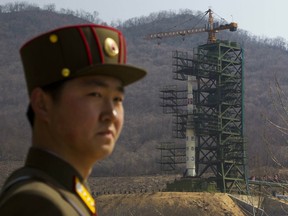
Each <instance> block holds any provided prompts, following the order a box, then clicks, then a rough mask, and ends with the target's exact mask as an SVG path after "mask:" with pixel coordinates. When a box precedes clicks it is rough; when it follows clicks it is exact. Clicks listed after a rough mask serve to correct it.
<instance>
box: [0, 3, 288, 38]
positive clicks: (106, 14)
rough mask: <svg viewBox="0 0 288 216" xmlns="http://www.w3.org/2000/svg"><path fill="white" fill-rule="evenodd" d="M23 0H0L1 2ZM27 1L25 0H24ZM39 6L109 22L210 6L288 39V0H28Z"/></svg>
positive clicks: (243, 24)
mask: <svg viewBox="0 0 288 216" xmlns="http://www.w3.org/2000/svg"><path fill="white" fill-rule="evenodd" d="M16 1H18V2H19V0H0V4H5V3H8V2H16ZM20 1H25V0H20ZM26 2H30V3H36V4H38V5H39V6H43V5H46V4H50V3H53V4H55V5H56V8H57V9H60V8H67V9H72V10H85V11H88V12H93V11H98V12H99V18H101V19H102V20H103V21H106V22H107V23H110V22H111V21H113V20H114V21H116V20H118V19H120V20H122V21H125V20H127V19H129V18H132V17H140V16H147V15H149V14H150V13H151V12H159V11H162V10H173V11H176V12H178V10H179V9H190V10H193V11H203V12H204V11H206V10H207V9H208V8H209V7H211V9H212V10H213V11H214V12H215V13H216V14H217V15H219V16H221V17H222V18H224V19H225V20H227V21H228V22H231V21H235V22H237V23H238V26H239V28H241V29H244V30H247V31H248V32H250V33H252V34H255V35H258V36H267V37H272V38H274V37H278V36H280V37H283V38H285V39H286V40H288V26H287V15H286V13H287V12H286V10H287V8H288V1H287V0H274V1H271V0H121V1H120V0H118V1H117V0H114V1H113V0H110V1H109V0H102V1H100V0H80V1H79V0H26Z"/></svg>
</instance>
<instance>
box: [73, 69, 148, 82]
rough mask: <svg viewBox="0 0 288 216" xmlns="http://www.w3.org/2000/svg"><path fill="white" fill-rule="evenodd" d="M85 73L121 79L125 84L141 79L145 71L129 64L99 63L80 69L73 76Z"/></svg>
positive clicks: (84, 74)
mask: <svg viewBox="0 0 288 216" xmlns="http://www.w3.org/2000/svg"><path fill="white" fill-rule="evenodd" d="M86 75H105V76H112V77H115V78H118V79H119V80H121V81H122V82H123V85H124V86H126V85H129V84H131V83H133V82H136V81H138V80H140V79H142V78H143V77H144V76H145V75H146V71H145V70H143V69H141V68H137V67H134V66H131V65H119V64H101V65H100V64H99V65H91V66H89V67H86V68H84V69H81V70H79V71H77V72H75V74H74V75H73V77H77V76H86Z"/></svg>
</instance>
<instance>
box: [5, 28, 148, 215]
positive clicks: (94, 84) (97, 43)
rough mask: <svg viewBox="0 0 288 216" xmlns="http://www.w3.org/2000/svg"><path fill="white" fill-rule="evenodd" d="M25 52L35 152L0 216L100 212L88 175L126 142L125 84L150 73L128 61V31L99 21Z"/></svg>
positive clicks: (9, 186)
mask: <svg viewBox="0 0 288 216" xmlns="http://www.w3.org/2000/svg"><path fill="white" fill-rule="evenodd" d="M20 54H21V58H22V63H23V67H24V71H25V77H26V82H27V87H28V93H29V96H30V104H29V107H28V112H27V116H28V119H29V122H30V123H31V125H32V147H31V148H30V150H29V152H28V155H27V159H26V162H25V165H24V167H22V168H20V169H19V170H17V171H15V172H14V173H12V175H11V176H10V177H9V178H8V179H7V181H6V182H5V184H4V187H3V188H2V192H1V197H0V215H1V216H8V215H9V216H13V215H29V216H33V215H42V216H43V215H47V216H48V215H49V216H51V215H53V216H58V215H59V216H60V215H66V216H74V215H75V216H76V215H77V216H79V215H82V216H84V215H97V211H96V205H95V202H94V199H93V197H92V196H91V195H90V192H89V189H88V186H87V178H88V176H89V174H90V172H91V170H92V167H93V165H94V164H95V162H97V161H99V160H101V159H103V158H105V157H107V156H108V155H110V154H111V152H112V151H113V149H114V145H115V142H116V140H117V138H118V137H119V134H120V132H121V129H122V125H123V117H124V110H123V104H122V102H123V99H124V87H125V86H126V85H128V84H131V83H133V82H135V81H137V80H139V79H141V78H143V77H144V76H145V74H146V72H145V71H144V70H142V69H140V68H136V67H133V66H129V65H126V64H125V62H126V46H125V40H124V37H123V35H122V33H121V32H119V31H118V30H116V29H114V28H110V27H106V26H99V25H94V24H87V25H78V26H68V27H63V28H60V29H56V30H53V31H50V32H48V33H45V34H42V35H40V36H38V37H36V38H34V39H32V40H31V41H29V42H27V43H26V44H24V46H23V47H22V48H21V49H20Z"/></svg>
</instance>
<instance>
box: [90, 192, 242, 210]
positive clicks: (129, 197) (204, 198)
mask: <svg viewBox="0 0 288 216" xmlns="http://www.w3.org/2000/svg"><path fill="white" fill-rule="evenodd" d="M96 202H97V210H98V213H99V215H111V216H112V215H113V216H120V215H123V216H124V215H125V216H126V215H135V216H136V215H137V216H138V215H141V216H157V215H164V216H171V215H177V216H182V215H183V216H184V215H185V216H187V215H191V216H198V215H199V216H200V215H201V216H203V215H205V216H222V215H223V216H232V215H233V216H242V215H244V214H243V213H242V211H241V209H240V208H239V207H238V206H237V205H236V204H235V203H234V202H233V201H232V200H231V198H230V197H229V196H228V195H227V194H221V193H196V192H195V193H193V192H157V193H142V194H118V195H117V194H114V195H100V196H98V197H96Z"/></svg>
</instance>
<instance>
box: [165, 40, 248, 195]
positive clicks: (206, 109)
mask: <svg viewBox="0 0 288 216" xmlns="http://www.w3.org/2000/svg"><path fill="white" fill-rule="evenodd" d="M172 64H173V79H175V80H180V81H187V77H188V76H192V77H193V79H194V80H195V85H194V87H193V115H192V116H188V115H187V109H185V108H186V107H187V90H186V91H185V89H182V90H179V89H177V87H175V86H173V88H172V86H170V87H166V88H164V89H162V90H161V93H162V97H161V99H162V103H161V106H162V107H163V111H164V113H170V114H173V118H174V120H173V133H172V134H173V137H174V138H180V139H184V138H185V137H186V136H185V132H186V127H193V129H194V131H195V138H196V158H195V160H196V173H197V177H200V178H202V177H203V178H209V179H214V180H215V182H216V184H217V188H218V189H219V190H220V191H222V192H232V191H238V192H239V191H247V184H246V182H247V174H246V148H245V142H244V134H243V122H244V112H243V110H244V109H243V51H242V49H241V47H240V46H239V45H238V44H237V43H235V42H229V41H217V42H216V43H210V44H205V45H201V46H198V47H197V48H195V49H194V51H193V56H189V53H188V52H180V51H175V52H173V62H172ZM171 148H172V147H171V146H170V149H169V148H167V149H165V146H162V148H161V154H162V155H163V152H165V151H166V152H170V153H171V152H173V151H174V150H172V149H171ZM180 157H185V156H183V155H181V154H178V155H177V154H176V157H174V160H171V163H172V162H173V164H174V168H175V165H176V164H177V163H178V162H179V161H183V159H181V160H180V159H179V158H180ZM170 167H173V166H170Z"/></svg>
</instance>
